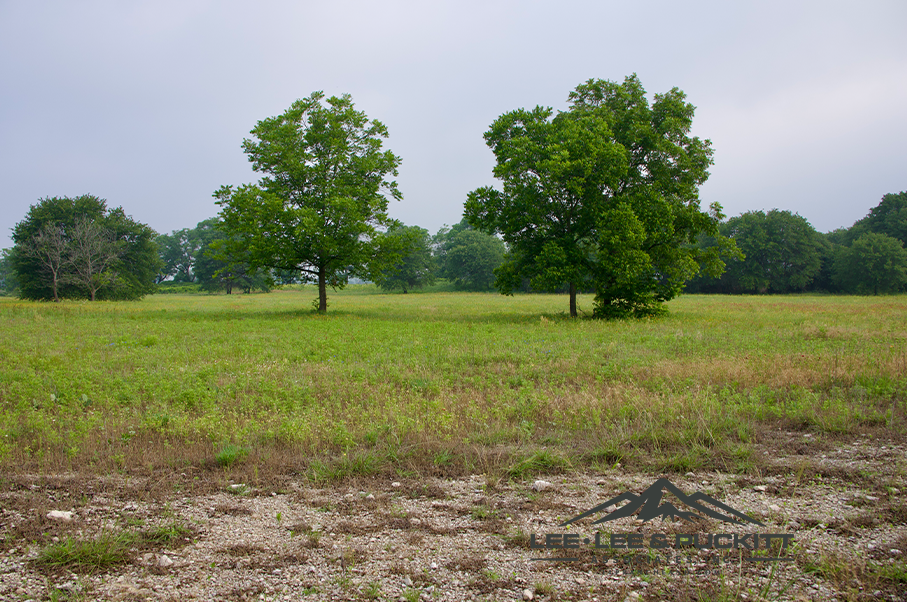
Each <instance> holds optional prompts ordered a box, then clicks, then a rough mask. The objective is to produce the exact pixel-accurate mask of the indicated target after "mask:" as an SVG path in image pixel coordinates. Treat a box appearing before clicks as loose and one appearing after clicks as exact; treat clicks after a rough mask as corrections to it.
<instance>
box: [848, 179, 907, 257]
mask: <svg viewBox="0 0 907 602" xmlns="http://www.w3.org/2000/svg"><path fill="white" fill-rule="evenodd" d="M866 232H876V233H878V234H885V235H886V236H890V237H892V238H896V239H898V240H899V241H901V242H902V243H903V244H905V245H907V192H899V193H897V194H893V193H890V194H886V195H885V196H883V197H882V202H880V203H879V204H878V205H876V206H875V207H873V208H872V209H870V210H869V215H867V216H866V217H864V218H863V219H861V220H860V221H858V222H857V223H855V224H854V225H853V227H852V228H851V229H850V230H849V232H848V233H849V236H848V240H846V243H847V244H850V243H851V242H852V241H854V240H856V239H857V238H859V237H860V236H862V235H863V234H865V233H866Z"/></svg>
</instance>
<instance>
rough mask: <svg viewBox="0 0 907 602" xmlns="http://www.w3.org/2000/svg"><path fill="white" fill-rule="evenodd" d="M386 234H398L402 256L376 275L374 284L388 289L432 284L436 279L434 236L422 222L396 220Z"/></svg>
mask: <svg viewBox="0 0 907 602" xmlns="http://www.w3.org/2000/svg"><path fill="white" fill-rule="evenodd" d="M387 236H388V237H392V238H398V239H399V241H398V243H399V245H398V246H399V247H400V248H401V249H402V253H401V255H400V259H399V260H397V262H396V263H394V264H393V265H389V266H387V267H386V268H384V269H383V270H381V271H380V272H378V273H377V274H376V275H375V284H377V285H378V286H379V287H381V288H382V289H384V290H387V291H394V290H402V291H403V292H404V293H406V292H408V291H409V290H410V289H413V288H420V287H422V286H426V285H431V284H433V283H434V281H435V271H436V268H437V266H436V263H435V258H434V257H433V256H432V254H431V236H430V235H429V234H428V230H426V229H425V228H420V227H419V226H405V225H403V224H393V225H392V226H391V227H390V228H388V230H387Z"/></svg>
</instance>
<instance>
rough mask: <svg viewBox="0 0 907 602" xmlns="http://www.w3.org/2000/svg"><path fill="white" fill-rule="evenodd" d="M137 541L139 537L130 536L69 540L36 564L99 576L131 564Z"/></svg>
mask: <svg viewBox="0 0 907 602" xmlns="http://www.w3.org/2000/svg"><path fill="white" fill-rule="evenodd" d="M135 541H136V537H135V535H134V534H132V533H128V532H123V533H111V532H105V533H102V534H101V535H99V536H98V537H96V538H93V539H77V538H74V537H67V538H66V539H65V540H63V541H61V542H59V543H56V544H52V545H49V546H47V547H45V548H44V549H43V550H41V552H40V553H39V554H38V558H37V559H36V562H37V564H38V565H40V566H44V567H48V568H58V569H68V570H71V571H74V572H77V573H96V572H100V571H103V570H106V569H109V568H111V567H114V566H118V565H121V564H125V563H126V562H128V561H129V559H130V551H129V550H130V547H131V546H132V545H133V544H134V543H135Z"/></svg>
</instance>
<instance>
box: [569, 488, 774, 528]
mask: <svg viewBox="0 0 907 602" xmlns="http://www.w3.org/2000/svg"><path fill="white" fill-rule="evenodd" d="M665 491H667V492H669V493H671V494H673V495H674V497H676V498H677V499H678V500H680V501H681V502H683V504H684V505H685V506H687V507H689V508H692V509H693V510H696V511H697V512H699V513H700V514H704V515H705V516H710V517H712V518H717V519H718V520H720V521H723V522H726V523H733V524H735V525H742V524H744V523H753V524H756V525H759V526H760V527H762V526H765V525H763V524H762V523H760V522H759V521H757V520H756V519H754V518H751V517H749V516H747V515H746V514H744V513H742V512H738V511H737V510H734V509H733V508H731V507H730V506H727V505H725V504H722V503H721V502H719V501H718V500H716V499H715V498H713V497H709V496H707V495H706V494H704V493H702V492H701V491H697V492H696V493H694V494H693V495H687V494H685V493H684V492H683V491H681V490H680V489H678V488H677V487H675V486H674V484H673V483H671V481H669V480H667V479H658V480H657V481H655V482H654V483H652V485H650V486H649V488H648V489H646V490H645V491H643V492H642V493H641V494H640V495H636V494H635V493H630V492H629V491H627V492H624V493H622V494H620V495H619V496H617V497H615V498H611V499H610V500H608V501H607V502H603V503H601V504H599V505H598V506H596V507H595V508H592V509H591V510H587V511H586V512H583V513H582V514H580V515H579V516H574V517H573V518H571V519H570V520H568V521H565V522H563V523H561V525H560V526H562V527H563V526H565V525H569V524H571V523H575V522H576V521H578V520H582V519H584V518H586V517H587V516H592V515H593V514H596V513H598V512H601V511H603V510H604V509H605V508H608V507H609V506H615V505H617V504H619V503H621V502H629V503H628V504H626V505H624V506H621V507H620V508H618V509H617V510H615V511H614V512H611V513H609V514H608V515H606V516H604V517H602V518H600V519H598V520H597V521H594V522H593V523H592V524H593V525H595V524H598V523H606V522H608V521H612V520H616V519H618V518H626V517H628V516H632V515H634V514H636V512H637V511H638V512H639V519H640V520H642V521H644V522H649V521H650V520H652V519H653V518H658V517H661V519H662V520H664V519H667V518H670V519H675V518H681V519H683V520H687V521H693V520H696V519H701V518H703V517H702V516H700V514H696V513H695V512H684V511H682V510H679V509H678V508H677V506H675V505H674V504H671V503H670V502H665V503H662V501H661V500H662V497H663V496H664V493H665ZM709 506H712V507H714V508H718V509H720V510H722V511H724V513H725V514H722V513H721V512H718V511H717V510H714V509H713V508H710V507H709ZM734 517H736V518H734Z"/></svg>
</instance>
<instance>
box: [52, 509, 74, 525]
mask: <svg viewBox="0 0 907 602" xmlns="http://www.w3.org/2000/svg"><path fill="white" fill-rule="evenodd" d="M47 518H49V519H50V520H61V521H63V522H64V523H71V522H72V512H67V511H65V510H51V511H50V512H48V513H47Z"/></svg>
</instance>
